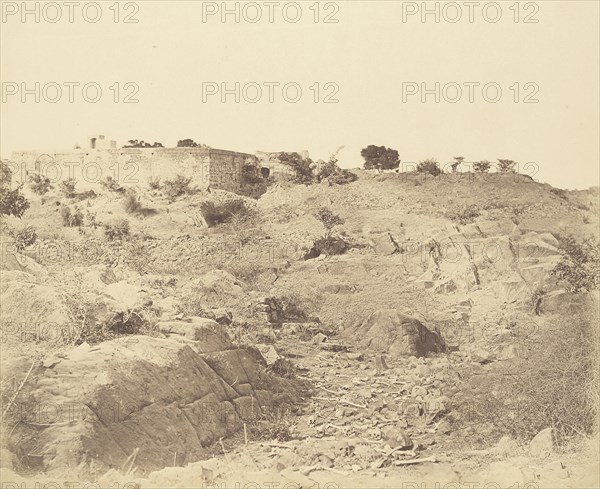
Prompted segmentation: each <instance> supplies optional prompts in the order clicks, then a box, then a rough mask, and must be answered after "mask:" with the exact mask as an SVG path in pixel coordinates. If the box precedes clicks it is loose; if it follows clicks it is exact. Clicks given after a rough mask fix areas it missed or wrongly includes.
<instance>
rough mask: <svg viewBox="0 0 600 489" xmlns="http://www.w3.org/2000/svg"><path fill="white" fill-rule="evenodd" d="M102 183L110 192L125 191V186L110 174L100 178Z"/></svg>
mask: <svg viewBox="0 0 600 489" xmlns="http://www.w3.org/2000/svg"><path fill="white" fill-rule="evenodd" d="M100 185H102V187H104V188H105V189H106V190H108V191H109V192H122V191H123V187H121V186H120V185H119V182H117V181H116V180H115V179H114V178H113V177H111V176H108V177H106V178H105V179H103V180H100Z"/></svg>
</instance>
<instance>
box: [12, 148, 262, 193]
mask: <svg viewBox="0 0 600 489" xmlns="http://www.w3.org/2000/svg"><path fill="white" fill-rule="evenodd" d="M255 161H256V158H255V156H253V155H250V154H246V153H237V152H234V151H226V150H221V149H212V148H205V147H203V148H120V149H76V150H72V151H68V152H59V153H43V152H41V151H17V152H14V153H13V155H12V160H11V161H10V162H7V165H8V166H9V167H10V169H11V171H12V172H13V182H17V183H18V182H26V181H27V175H28V174H29V173H32V172H35V173H41V174H42V175H45V176H47V177H48V178H50V180H51V181H52V183H53V184H58V183H59V182H60V181H62V180H65V179H67V178H70V177H73V178H76V179H77V188H78V189H80V190H84V189H96V188H98V187H100V181H101V180H104V179H105V178H106V177H108V176H110V177H112V178H113V179H115V180H117V181H118V183H119V184H120V185H122V186H124V187H135V186H146V185H147V184H148V180H149V179H150V178H160V179H161V180H165V179H168V178H173V177H175V176H176V175H177V174H182V175H184V176H186V177H191V178H192V182H193V184H194V185H198V186H200V187H207V186H208V185H209V184H210V185H211V187H214V188H220V189H223V190H229V191H231V192H238V191H239V189H240V179H241V173H242V168H243V166H244V165H246V164H254V163H255Z"/></svg>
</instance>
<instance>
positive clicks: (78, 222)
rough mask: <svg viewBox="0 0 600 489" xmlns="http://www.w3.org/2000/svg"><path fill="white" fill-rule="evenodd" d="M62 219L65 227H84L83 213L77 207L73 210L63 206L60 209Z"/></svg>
mask: <svg viewBox="0 0 600 489" xmlns="http://www.w3.org/2000/svg"><path fill="white" fill-rule="evenodd" d="M60 217H61V219H62V224H63V226H66V227H70V228H74V227H80V226H82V225H83V219H84V216H83V212H81V210H80V209H79V208H77V207H75V208H73V210H71V208H70V207H67V206H66V205H63V206H61V207H60Z"/></svg>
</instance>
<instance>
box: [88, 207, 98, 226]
mask: <svg viewBox="0 0 600 489" xmlns="http://www.w3.org/2000/svg"><path fill="white" fill-rule="evenodd" d="M85 220H86V222H87V226H88V227H90V228H92V229H97V228H98V225H99V224H98V220H97V219H96V213H95V212H90V211H89V210H88V211H86V213H85Z"/></svg>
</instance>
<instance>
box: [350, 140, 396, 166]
mask: <svg viewBox="0 0 600 489" xmlns="http://www.w3.org/2000/svg"><path fill="white" fill-rule="evenodd" d="M360 155H361V156H362V157H363V158H364V160H365V163H364V168H365V170H378V171H379V172H381V171H382V170H394V169H396V168H398V167H399V166H400V158H399V157H398V151H396V150H395V149H393V148H386V147H385V146H375V145H373V144H371V145H369V146H367V147H366V148H363V149H362V150H361V152H360Z"/></svg>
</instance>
